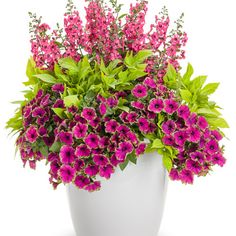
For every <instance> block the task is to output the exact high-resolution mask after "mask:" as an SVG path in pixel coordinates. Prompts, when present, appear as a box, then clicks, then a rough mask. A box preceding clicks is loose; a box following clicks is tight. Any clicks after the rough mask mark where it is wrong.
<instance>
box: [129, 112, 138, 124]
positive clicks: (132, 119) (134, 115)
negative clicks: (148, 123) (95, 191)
mask: <svg viewBox="0 0 236 236" xmlns="http://www.w3.org/2000/svg"><path fill="white" fill-rule="evenodd" d="M137 117H138V114H137V113H136V112H130V113H128V114H127V117H126V118H127V120H128V122H129V123H135V122H137Z"/></svg>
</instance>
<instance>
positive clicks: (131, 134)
mask: <svg viewBox="0 0 236 236" xmlns="http://www.w3.org/2000/svg"><path fill="white" fill-rule="evenodd" d="M126 137H127V138H128V139H129V140H130V142H131V143H138V138H137V135H136V134H135V133H134V132H128V133H127V135H126Z"/></svg>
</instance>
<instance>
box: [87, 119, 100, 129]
mask: <svg viewBox="0 0 236 236" xmlns="http://www.w3.org/2000/svg"><path fill="white" fill-rule="evenodd" d="M99 123H100V119H99V117H96V118H95V119H94V120H90V121H89V124H90V126H92V127H93V128H97V127H99Z"/></svg>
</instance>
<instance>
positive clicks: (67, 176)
mask: <svg viewBox="0 0 236 236" xmlns="http://www.w3.org/2000/svg"><path fill="white" fill-rule="evenodd" d="M75 172H76V171H75V169H74V168H72V167H71V166H69V165H64V166H62V167H61V168H60V170H59V175H60V177H61V180H62V182H64V183H70V182H71V181H72V180H73V179H74V177H75Z"/></svg>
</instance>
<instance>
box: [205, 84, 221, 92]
mask: <svg viewBox="0 0 236 236" xmlns="http://www.w3.org/2000/svg"><path fill="white" fill-rule="evenodd" d="M219 85H220V83H209V84H207V85H206V86H205V87H204V88H203V89H202V91H201V93H202V94H204V95H210V94H212V93H214V92H215V91H216V90H217V88H218V87H219Z"/></svg>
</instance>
